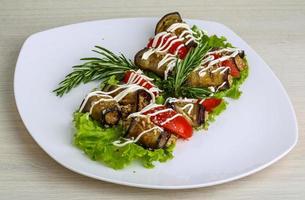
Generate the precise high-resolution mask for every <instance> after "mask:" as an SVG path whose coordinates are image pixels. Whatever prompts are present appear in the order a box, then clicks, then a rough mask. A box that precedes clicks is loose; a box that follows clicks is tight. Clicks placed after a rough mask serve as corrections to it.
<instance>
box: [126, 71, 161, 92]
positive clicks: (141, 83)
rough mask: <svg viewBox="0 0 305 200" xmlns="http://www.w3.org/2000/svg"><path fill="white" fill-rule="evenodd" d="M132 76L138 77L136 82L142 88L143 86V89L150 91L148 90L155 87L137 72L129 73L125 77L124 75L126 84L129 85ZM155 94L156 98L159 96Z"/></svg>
mask: <svg viewBox="0 0 305 200" xmlns="http://www.w3.org/2000/svg"><path fill="white" fill-rule="evenodd" d="M131 75H134V76H136V77H135V79H134V80H136V82H137V84H138V85H140V86H142V87H144V88H146V89H148V90H149V89H151V88H153V87H155V85H154V84H152V83H151V82H150V81H149V80H146V79H145V78H144V77H143V76H142V75H141V74H139V73H137V72H135V71H127V72H126V73H125V75H124V78H123V82H124V83H128V81H129V79H130V77H131ZM140 79H141V81H139V80H140ZM153 94H154V95H155V96H157V95H158V92H155V91H154V92H153Z"/></svg>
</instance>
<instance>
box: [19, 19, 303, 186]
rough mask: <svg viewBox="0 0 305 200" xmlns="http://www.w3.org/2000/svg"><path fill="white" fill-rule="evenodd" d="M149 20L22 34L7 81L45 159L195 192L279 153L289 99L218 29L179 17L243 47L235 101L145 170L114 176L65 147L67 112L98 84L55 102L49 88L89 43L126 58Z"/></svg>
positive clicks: (259, 63) (134, 182)
mask: <svg viewBox="0 0 305 200" xmlns="http://www.w3.org/2000/svg"><path fill="white" fill-rule="evenodd" d="M156 22H157V19H156V18H137V19H113V20H103V21H93V22H86V23H80V24H75V25H69V26H64V27H59V28H55V29H51V30H48V31H44V32H40V33H37V34H34V35H32V36H31V37H29V38H28V39H27V40H26V42H25V43H24V45H23V47H22V50H21V52H20V55H19V58H18V62H17V66H16V71H15V80H14V89H15V98H16V102H17V106H18V110H19V113H20V115H21V117H22V120H23V122H24V124H25V126H26V127H27V129H28V131H29V133H30V134H31V135H32V137H33V138H34V139H35V141H36V142H37V143H38V144H39V145H40V146H41V148H42V149H44V150H45V151H46V152H47V153H48V154H49V155H50V156H51V157H52V158H54V159H55V160H56V161H57V162H58V163H60V164H62V165H63V166H65V167H67V168H69V169H71V170H73V171H75V172H77V173H80V174H83V175H86V176H89V177H92V178H96V179H100V180H104V181H109V182H113V183H118V184H123V185H129V186H136V187H143V188H160V189H182V188H197V187H205V186H210V185H215V184H220V183H224V182H228V181H232V180H235V179H238V178H241V177H244V176H247V175H249V174H252V173H254V172H257V171H259V170H261V169H263V168H265V167H267V166H269V165H271V164H272V163H274V162H275V161H277V160H279V159H280V158H282V157H283V156H284V155H286V154H287V153H288V152H289V151H290V150H291V149H292V148H293V147H294V146H295V144H296V142H297V138H298V131H297V122H296V117H295V114H294V110H293V107H292V105H291V102H290V100H289V98H288V96H287V94H286V92H285V90H284V88H283V87H282V85H281V83H280V82H279V80H278V79H277V78H276V77H275V75H274V74H273V73H272V71H271V70H270V68H269V67H268V65H267V64H266V63H265V62H264V61H263V60H262V59H261V58H260V57H259V56H258V55H257V54H256V53H255V51H254V50H253V49H252V48H251V47H249V45H248V44H247V43H246V42H244V41H243V40H242V39H241V38H240V37H238V36H237V35H236V34H235V33H234V32H233V31H232V30H230V29H229V28H227V27H225V26H224V25H222V24H219V23H215V22H208V21H199V20H187V22H188V23H190V24H196V25H198V26H199V27H201V28H204V29H206V30H207V31H208V32H209V33H210V34H218V35H224V36H226V37H227V38H228V40H229V41H230V42H232V43H233V44H234V45H235V46H237V47H239V48H241V49H244V50H245V52H246V54H247V58H248V61H249V65H250V76H249V78H248V80H247V81H246V82H245V84H244V85H243V86H242V90H243V91H244V93H243V95H242V96H241V98H240V99H239V100H237V101H230V105H229V107H228V109H227V110H226V111H225V112H224V113H223V114H222V115H221V116H220V117H219V118H218V119H217V121H216V122H215V123H214V124H212V125H211V126H210V129H209V130H208V132H207V133H201V132H198V133H195V134H194V136H193V137H192V138H191V139H190V140H189V141H180V142H178V144H177V147H176V149H175V152H174V155H175V158H174V159H173V160H171V161H169V162H167V163H162V164H159V163H158V164H157V166H156V167H155V168H154V169H146V168H143V167H142V166H140V165H138V164H137V163H135V164H133V165H131V166H129V167H127V168H126V169H124V170H118V171H115V170H113V169H110V168H107V167H105V166H104V165H102V164H100V163H97V162H94V161H91V160H90V159H89V158H88V157H86V156H85V155H84V154H83V153H82V152H81V151H80V150H79V149H77V148H75V147H74V146H73V145H72V143H71V142H72V136H73V129H72V122H71V120H72V113H73V111H75V109H76V108H78V106H79V104H80V103H81V101H82V98H83V97H84V96H85V95H86V94H87V93H88V92H89V91H90V90H91V89H92V88H93V87H94V86H96V85H97V84H98V83H90V84H87V85H83V86H80V87H78V88H76V89H74V90H72V91H71V92H70V93H69V94H67V95H65V96H64V97H63V98H59V97H56V96H55V95H54V93H52V92H51V91H52V90H53V89H55V88H56V87H57V84H58V82H59V81H61V80H62V79H63V78H64V76H65V75H66V74H67V73H68V72H70V71H71V66H73V65H75V64H79V63H80V61H79V59H80V58H82V57H88V56H94V55H95V54H94V53H92V52H91V51H90V50H91V49H93V46H94V45H101V46H104V47H106V48H108V49H110V50H112V51H114V52H122V53H123V54H125V55H127V57H129V58H133V56H134V55H135V53H136V52H137V51H138V50H139V49H141V48H142V47H143V46H144V45H145V44H146V42H147V39H148V38H149V37H151V36H152V35H153V33H154V27H155V25H156Z"/></svg>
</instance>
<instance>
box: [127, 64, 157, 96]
mask: <svg viewBox="0 0 305 200" xmlns="http://www.w3.org/2000/svg"><path fill="white" fill-rule="evenodd" d="M143 80H145V82H144V84H140V83H141V81H143ZM153 80H154V79H152V78H149V77H147V76H145V75H144V74H143V72H142V71H141V70H138V71H136V72H135V71H133V73H131V74H130V76H129V79H128V81H127V84H137V85H140V86H142V87H145V85H147V84H148V83H149V84H150V85H152V87H151V88H149V89H148V90H149V91H150V92H152V93H153V92H155V93H157V94H158V93H159V92H161V91H162V90H160V89H159V88H157V87H156V86H155V85H154V84H153V83H152V82H151V81H153Z"/></svg>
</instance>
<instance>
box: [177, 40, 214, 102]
mask: <svg viewBox="0 0 305 200" xmlns="http://www.w3.org/2000/svg"><path fill="white" fill-rule="evenodd" d="M208 50H209V47H208V40H207V37H204V36H203V37H201V39H200V41H199V43H198V46H197V47H196V48H194V49H192V50H191V51H190V52H189V53H188V54H187V56H186V57H185V59H184V60H182V61H180V62H177V63H176V66H175V73H174V74H175V77H174V83H173V85H174V93H175V96H177V97H179V96H180V95H182V88H183V85H185V81H186V79H187V77H188V76H189V74H190V73H191V72H192V71H193V70H194V69H195V68H196V67H198V66H199V65H200V63H201V62H202V60H203V58H204V56H205V54H206V52H207V51H208ZM184 89H185V88H184ZM196 91H197V92H198V91H199V90H196ZM196 91H195V90H193V92H196ZM201 93H202V91H201Z"/></svg>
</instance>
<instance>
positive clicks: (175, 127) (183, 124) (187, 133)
mask: <svg viewBox="0 0 305 200" xmlns="http://www.w3.org/2000/svg"><path fill="white" fill-rule="evenodd" d="M165 109H168V108H167V107H165V106H163V105H161V106H158V107H155V108H152V109H150V110H148V111H146V112H144V113H143V114H145V115H147V114H148V115H149V114H151V115H150V119H151V121H152V122H153V123H154V124H156V125H157V126H160V127H162V128H164V130H166V131H168V132H169V133H172V134H175V135H177V136H179V137H182V138H184V139H187V138H189V137H191V136H192V134H193V128H192V126H191V125H190V124H189V122H188V121H187V120H186V119H185V118H184V117H183V116H181V115H178V116H177V114H178V113H177V112H176V111H175V110H173V109H171V110H168V111H166V112H161V113H158V114H156V115H154V114H153V113H155V112H157V111H161V110H165ZM174 116H176V117H174ZM173 117H174V118H173ZM170 118H171V120H168V119H170ZM164 122H166V123H164Z"/></svg>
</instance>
